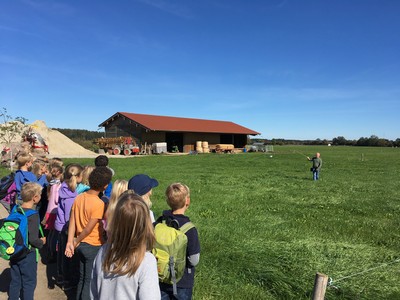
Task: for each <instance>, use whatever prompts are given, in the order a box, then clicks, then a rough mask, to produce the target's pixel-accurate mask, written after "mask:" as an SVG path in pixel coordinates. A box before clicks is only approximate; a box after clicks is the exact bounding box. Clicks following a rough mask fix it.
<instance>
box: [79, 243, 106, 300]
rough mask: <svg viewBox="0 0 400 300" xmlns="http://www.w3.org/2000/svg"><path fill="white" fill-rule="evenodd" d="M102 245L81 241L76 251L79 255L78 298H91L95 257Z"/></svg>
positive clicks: (80, 299)
mask: <svg viewBox="0 0 400 300" xmlns="http://www.w3.org/2000/svg"><path fill="white" fill-rule="evenodd" d="M99 249H100V246H93V245H90V244H88V243H80V244H79V246H78V248H76V252H77V253H78V257H79V283H78V289H77V291H76V299H77V300H86V299H90V277H91V276H92V269H93V263H94V259H95V258H96V255H97V252H99Z"/></svg>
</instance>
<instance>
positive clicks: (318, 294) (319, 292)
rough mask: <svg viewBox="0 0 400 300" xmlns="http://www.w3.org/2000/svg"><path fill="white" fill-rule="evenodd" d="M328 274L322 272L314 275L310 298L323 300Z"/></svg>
mask: <svg viewBox="0 0 400 300" xmlns="http://www.w3.org/2000/svg"><path fill="white" fill-rule="evenodd" d="M327 284H328V276H327V275H325V274H322V273H317V274H316V275H315V281H314V290H313V296H312V300H324V297H325V291H326V286H327Z"/></svg>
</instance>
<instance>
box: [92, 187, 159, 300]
mask: <svg viewBox="0 0 400 300" xmlns="http://www.w3.org/2000/svg"><path fill="white" fill-rule="evenodd" d="M114 216H115V217H114V218H113V219H112V222H111V223H110V228H109V230H110V232H111V235H110V238H109V240H108V241H107V243H106V244H105V245H104V246H103V247H101V248H100V251H99V253H98V254H97V256H96V259H95V262H94V265H93V272H92V278H91V282H90V296H91V299H99V300H101V299H105V300H108V299H152V300H153V299H154V300H157V299H160V289H159V286H158V273H157V262H156V259H155V257H154V256H153V254H151V253H150V252H148V251H149V250H151V249H152V248H153V244H154V240H155V239H154V232H153V226H152V223H151V221H150V218H149V208H148V207H147V205H146V203H144V201H143V199H142V198H141V197H140V196H139V195H136V194H133V193H123V194H122V195H121V197H120V199H119V201H118V203H117V205H116V207H115V210H114ZM121 245H124V247H121Z"/></svg>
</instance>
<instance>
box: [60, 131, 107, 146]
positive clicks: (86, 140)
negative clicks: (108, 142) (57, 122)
mask: <svg viewBox="0 0 400 300" xmlns="http://www.w3.org/2000/svg"><path fill="white" fill-rule="evenodd" d="M52 129H54V130H57V131H59V132H61V133H62V134H63V135H65V136H66V137H68V138H69V139H71V140H72V141H74V142H75V143H77V144H79V145H81V146H82V147H84V148H86V149H89V150H91V151H97V150H98V149H99V146H98V145H96V144H94V143H93V142H94V140H95V139H98V138H101V137H103V136H104V132H99V131H90V130H85V129H67V128H52Z"/></svg>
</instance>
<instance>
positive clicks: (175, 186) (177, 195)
mask: <svg viewBox="0 0 400 300" xmlns="http://www.w3.org/2000/svg"><path fill="white" fill-rule="evenodd" d="M165 195H166V196H167V203H168V205H169V207H171V209H172V210H177V209H180V208H182V207H184V206H185V204H186V199H187V198H188V197H190V189H189V187H188V186H187V185H184V184H182V183H180V182H176V183H172V184H170V185H169V186H168V187H167V190H166V191H165Z"/></svg>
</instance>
